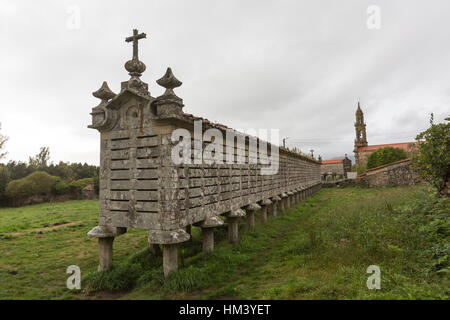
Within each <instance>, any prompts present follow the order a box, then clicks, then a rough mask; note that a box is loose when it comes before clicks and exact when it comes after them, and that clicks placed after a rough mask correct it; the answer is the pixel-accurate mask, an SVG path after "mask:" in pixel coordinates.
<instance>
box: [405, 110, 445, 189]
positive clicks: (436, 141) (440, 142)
mask: <svg viewBox="0 0 450 320" xmlns="http://www.w3.org/2000/svg"><path fill="white" fill-rule="evenodd" d="M445 121H446V122H447V123H438V124H434V123H433V114H431V119H430V128H428V129H427V130H425V131H424V132H421V133H420V134H418V135H417V137H416V140H417V141H419V142H420V143H419V150H418V152H416V153H415V154H414V156H413V165H414V167H415V168H416V169H418V171H419V174H420V175H421V176H422V177H423V178H424V179H425V180H427V181H428V182H430V183H431V185H432V186H433V187H435V188H436V189H437V190H438V191H439V192H440V193H443V190H444V188H445V185H446V182H447V181H448V180H449V179H450V122H449V121H450V117H448V118H446V119H445Z"/></svg>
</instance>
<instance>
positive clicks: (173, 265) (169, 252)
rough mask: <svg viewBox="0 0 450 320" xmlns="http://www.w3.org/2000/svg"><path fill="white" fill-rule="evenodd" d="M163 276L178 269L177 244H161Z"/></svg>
mask: <svg viewBox="0 0 450 320" xmlns="http://www.w3.org/2000/svg"><path fill="white" fill-rule="evenodd" d="M163 268H164V277H166V278H167V277H168V276H169V274H170V273H171V272H172V271H177V270H178V244H176V243H175V244H164V245H163Z"/></svg>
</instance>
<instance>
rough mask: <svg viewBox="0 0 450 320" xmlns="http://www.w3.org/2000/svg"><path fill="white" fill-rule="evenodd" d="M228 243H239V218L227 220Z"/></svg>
mask: <svg viewBox="0 0 450 320" xmlns="http://www.w3.org/2000/svg"><path fill="white" fill-rule="evenodd" d="M227 223H228V242H230V243H237V242H238V241H239V225H238V220H237V218H227Z"/></svg>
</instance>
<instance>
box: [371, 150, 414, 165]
mask: <svg viewBox="0 0 450 320" xmlns="http://www.w3.org/2000/svg"><path fill="white" fill-rule="evenodd" d="M406 158H407V155H406V152H405V151H404V150H403V149H399V148H391V147H386V148H380V149H377V150H376V151H375V152H373V153H372V154H371V155H370V156H369V160H368V161H367V169H371V168H376V167H379V166H382V165H385V164H389V163H393V162H396V161H400V160H403V159H406Z"/></svg>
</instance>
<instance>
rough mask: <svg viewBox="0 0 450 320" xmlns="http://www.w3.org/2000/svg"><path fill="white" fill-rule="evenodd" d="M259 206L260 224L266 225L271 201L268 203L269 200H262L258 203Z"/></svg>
mask: <svg viewBox="0 0 450 320" xmlns="http://www.w3.org/2000/svg"><path fill="white" fill-rule="evenodd" d="M260 205H261V218H262V222H263V223H266V222H267V211H268V209H269V207H270V206H271V205H272V201H270V200H269V199H264V200H262V201H261V202H260Z"/></svg>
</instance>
